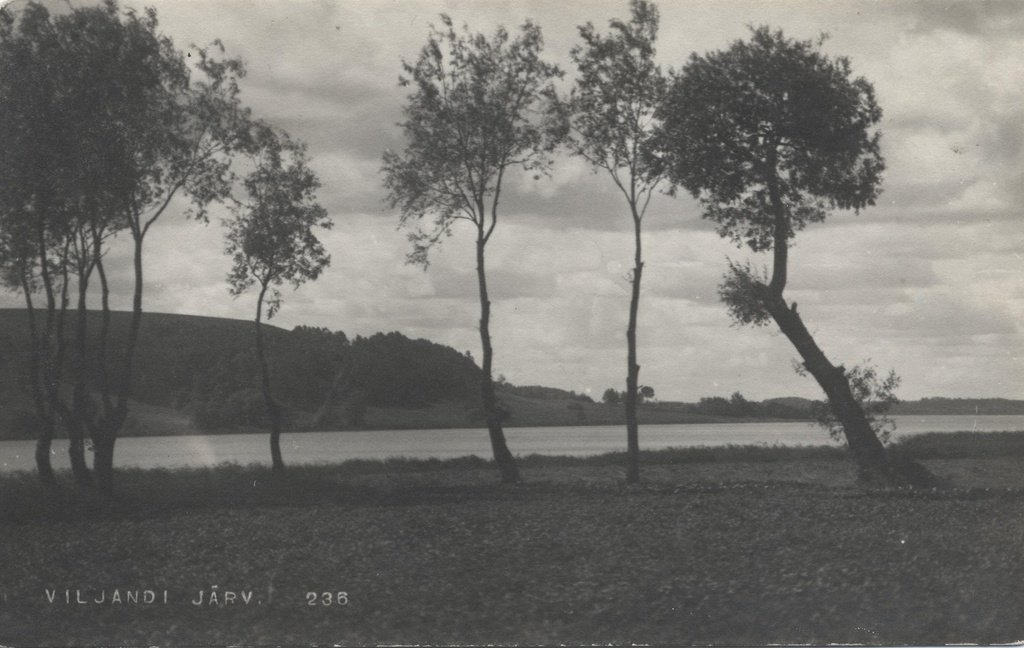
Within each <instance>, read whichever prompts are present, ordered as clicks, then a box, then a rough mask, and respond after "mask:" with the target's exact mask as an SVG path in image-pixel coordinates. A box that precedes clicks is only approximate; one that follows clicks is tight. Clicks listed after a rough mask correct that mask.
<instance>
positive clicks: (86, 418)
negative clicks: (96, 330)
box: [68, 262, 93, 486]
mask: <svg viewBox="0 0 1024 648" xmlns="http://www.w3.org/2000/svg"><path fill="white" fill-rule="evenodd" d="M90 273H91V269H90V268H88V267H86V265H85V264H82V263H81V262H80V263H79V266H78V306H77V312H76V318H75V372H74V377H75V386H74V391H73V393H72V396H71V420H70V422H71V425H70V426H69V427H68V440H69V441H70V443H69V444H68V453H69V454H70V458H71V470H72V472H74V474H75V481H76V482H78V483H79V484H80V485H82V486H91V485H92V484H93V478H92V475H91V474H90V472H89V468H88V466H87V465H86V462H85V437H86V433H87V430H88V429H89V427H90V426H91V425H92V421H91V420H90V418H91V417H92V407H91V404H92V401H91V399H90V398H89V394H88V385H87V384H86V381H87V379H88V364H89V358H88V347H87V345H88V341H87V339H86V337H87V334H88V320H87V315H88V313H87V312H86V305H87V304H86V294H87V290H88V282H89V274H90Z"/></svg>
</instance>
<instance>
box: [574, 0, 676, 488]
mask: <svg viewBox="0 0 1024 648" xmlns="http://www.w3.org/2000/svg"><path fill="white" fill-rule="evenodd" d="M630 10H631V13H632V19H631V20H630V22H629V23H624V22H622V21H620V20H612V21H610V23H609V24H610V27H611V30H612V32H611V34H609V35H607V36H602V35H600V34H598V33H597V32H596V31H595V29H594V26H593V25H592V24H590V23H587V24H586V25H584V26H582V27H580V28H579V31H580V36H581V37H582V38H583V42H584V44H583V45H582V46H577V47H575V48H573V50H572V58H573V61H574V62H575V63H576V67H577V69H578V70H579V78H578V79H577V80H576V87H575V88H574V89H573V91H572V94H571V95H570V96H569V98H568V100H567V102H566V103H565V104H564V106H563V108H564V110H565V113H566V117H567V119H568V121H569V125H570V135H569V138H568V140H567V141H568V146H569V150H570V151H571V152H572V153H573V154H575V155H578V156H580V157H582V158H583V159H585V160H587V162H589V163H590V164H591V166H592V167H593V170H594V172H597V171H598V170H601V169H603V170H604V171H606V172H607V173H608V175H609V176H610V177H611V179H612V181H613V182H614V183H615V186H616V187H618V189H619V191H621V192H622V195H623V196H624V197H625V199H626V202H627V204H628V205H629V214H630V217H631V218H632V220H633V239H634V248H633V250H634V251H633V270H632V272H631V274H630V284H631V287H632V290H631V294H630V301H629V324H628V326H627V328H626V347H627V358H626V392H625V409H626V446H627V467H626V482H627V483H631V484H632V483H636V482H638V481H639V480H640V441H639V424H638V422H637V414H636V409H637V402H638V399H639V400H640V401H641V402H642V400H643V397H642V395H640V393H639V376H640V365H639V364H637V350H636V338H637V335H636V334H637V316H638V312H639V308H640V279H641V277H642V275H643V268H644V263H643V254H642V245H641V243H642V241H641V236H640V232H641V224H642V221H643V217H644V214H645V213H646V211H647V206H648V205H649V204H650V200H651V197H652V195H653V194H654V190H655V188H656V187H657V186H658V184H659V183H660V182H661V180H662V178H663V173H662V170H661V168H660V166H659V165H656V164H651V162H652V161H653V160H652V157H651V147H652V143H653V141H654V139H653V138H654V134H655V126H656V122H655V113H656V111H657V109H658V107H659V105H660V104H661V102H662V100H663V97H664V95H665V89H666V85H667V82H666V79H665V77H664V76H662V74H661V70H660V68H659V67H658V66H657V65H656V64H655V63H654V41H655V39H656V38H657V34H658V9H657V7H655V6H654V4H653V3H650V2H647V1H646V0H631V2H630Z"/></svg>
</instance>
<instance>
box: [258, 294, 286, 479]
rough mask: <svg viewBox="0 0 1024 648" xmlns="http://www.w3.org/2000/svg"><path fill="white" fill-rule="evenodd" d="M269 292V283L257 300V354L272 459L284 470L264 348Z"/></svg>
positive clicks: (278, 415) (277, 411)
mask: <svg viewBox="0 0 1024 648" xmlns="http://www.w3.org/2000/svg"><path fill="white" fill-rule="evenodd" d="M266 294H267V284H265V283H264V284H263V285H262V287H261V288H260V296H259V300H258V301H257V302H256V355H257V356H258V357H259V362H260V383H261V385H262V387H263V402H264V404H265V405H266V406H267V416H268V417H270V459H271V462H272V466H273V469H274V470H277V471H281V470H284V459H283V458H282V457H281V409H280V407H278V405H277V401H275V400H274V396H273V394H271V393H270V370H269V369H268V367H267V356H266V352H265V351H264V348H263V328H262V326H261V321H262V319H263V297H264V296H265V295H266Z"/></svg>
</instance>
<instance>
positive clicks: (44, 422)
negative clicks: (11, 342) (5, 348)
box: [21, 274, 57, 488]
mask: <svg viewBox="0 0 1024 648" xmlns="http://www.w3.org/2000/svg"><path fill="white" fill-rule="evenodd" d="M21 289H22V293H23V294H24V295H25V308H26V313H27V315H28V331H29V342H30V345H29V348H30V353H31V355H30V358H29V360H30V361H29V385H30V387H31V392H32V402H33V404H34V405H35V408H36V416H37V417H38V418H39V423H40V425H41V426H42V427H40V428H39V438H38V439H37V440H36V456H35V460H36V472H37V474H38V476H39V480H40V481H41V482H43V484H45V485H46V486H47V487H50V488H52V487H54V486H56V485H57V478H56V476H55V475H54V473H53V464H52V462H51V461H50V450H51V448H52V446H53V431H54V430H53V428H54V420H53V413H52V409H51V408H49V407H48V406H47V401H46V395H45V393H44V389H43V385H42V379H43V373H42V371H43V370H42V364H43V358H42V348H43V347H42V343H41V341H40V339H39V327H38V325H37V323H36V311H35V304H34V303H33V300H32V291H31V290H30V288H29V282H28V276H27V275H25V274H22V276H21Z"/></svg>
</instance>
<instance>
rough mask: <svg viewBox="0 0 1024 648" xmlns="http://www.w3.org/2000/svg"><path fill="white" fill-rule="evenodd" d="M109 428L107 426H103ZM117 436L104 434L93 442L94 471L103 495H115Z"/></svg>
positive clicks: (98, 487) (97, 485) (108, 433)
mask: <svg viewBox="0 0 1024 648" xmlns="http://www.w3.org/2000/svg"><path fill="white" fill-rule="evenodd" d="M103 427H104V428H107V426H103ZM116 442H117V434H116V433H113V434H112V433H110V432H109V431H107V432H104V433H103V434H102V435H99V436H97V437H96V438H95V439H94V441H93V470H94V471H95V473H96V487H97V489H98V490H99V492H100V493H102V494H103V495H107V496H109V495H113V493H114V444H115V443H116Z"/></svg>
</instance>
